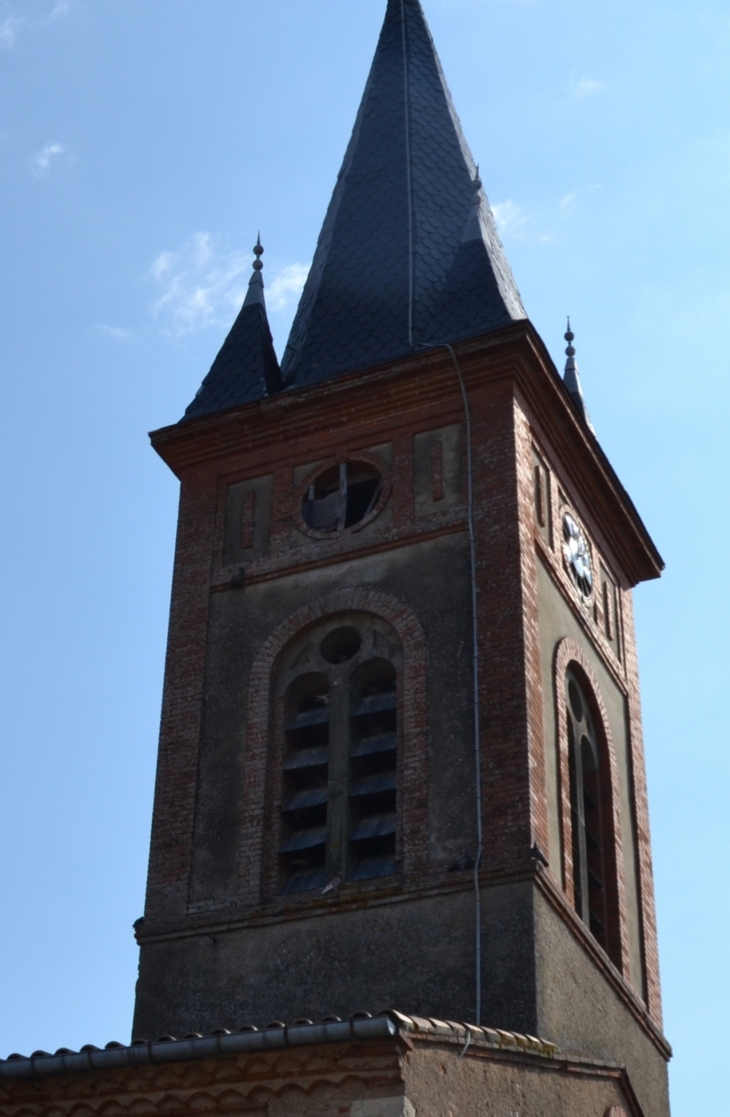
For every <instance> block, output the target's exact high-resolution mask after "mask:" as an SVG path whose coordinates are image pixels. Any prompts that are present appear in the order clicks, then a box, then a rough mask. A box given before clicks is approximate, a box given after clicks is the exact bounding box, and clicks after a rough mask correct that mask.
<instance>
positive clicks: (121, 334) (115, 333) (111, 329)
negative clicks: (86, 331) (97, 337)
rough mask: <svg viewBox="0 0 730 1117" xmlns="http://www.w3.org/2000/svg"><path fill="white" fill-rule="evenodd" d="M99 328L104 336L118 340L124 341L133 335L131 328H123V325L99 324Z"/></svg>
mask: <svg viewBox="0 0 730 1117" xmlns="http://www.w3.org/2000/svg"><path fill="white" fill-rule="evenodd" d="M97 329H98V330H99V333H100V334H103V335H104V337H113V338H114V339H115V340H116V341H124V340H125V338H128V337H131V336H132V331H131V330H123V329H122V328H121V326H98V327H97Z"/></svg>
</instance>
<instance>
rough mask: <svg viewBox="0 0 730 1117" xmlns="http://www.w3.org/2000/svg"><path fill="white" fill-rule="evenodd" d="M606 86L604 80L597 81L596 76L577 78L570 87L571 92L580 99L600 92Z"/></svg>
mask: <svg viewBox="0 0 730 1117" xmlns="http://www.w3.org/2000/svg"><path fill="white" fill-rule="evenodd" d="M603 88H604V86H603V82H602V81H596V80H595V78H587V77H582V78H576V79H575V81H574V82H573V84H572V85H571V87H570V92H571V93H572V94H573V96H574V97H577V98H578V100H579V101H581V100H583V99H584V98H585V97H590V96H591V95H592V94H593V93H600V91H601V90H602V89H603Z"/></svg>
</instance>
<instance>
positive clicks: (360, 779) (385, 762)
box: [348, 659, 398, 880]
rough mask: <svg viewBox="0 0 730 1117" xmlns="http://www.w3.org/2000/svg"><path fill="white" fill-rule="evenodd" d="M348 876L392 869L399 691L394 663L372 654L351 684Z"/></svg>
mask: <svg viewBox="0 0 730 1117" xmlns="http://www.w3.org/2000/svg"><path fill="white" fill-rule="evenodd" d="M350 709H351V714H350V734H349V737H350V741H349V752H350V789H349V790H350V826H349V835H348V836H349V846H348V870H349V871H348V876H349V879H350V880H365V879H367V878H369V877H381V876H388V875H390V874H391V873H394V872H395V871H396V866H395V836H396V794H397V780H396V775H397V773H396V761H397V743H398V694H397V676H396V672H395V668H394V666H393V664H392V663H390V662H389V661H388V660H383V659H373V660H370V661H368V662H366V663H364V664H363V665H362V667H361V668H360V669H359V670H358V671H357V672H356V673H355V674H354V676H353V678H352V681H351V687H350Z"/></svg>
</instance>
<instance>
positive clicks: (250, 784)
mask: <svg viewBox="0 0 730 1117" xmlns="http://www.w3.org/2000/svg"><path fill="white" fill-rule="evenodd" d="M352 613H360V614H369V615H372V616H375V617H380V618H381V619H382V620H384V621H386V622H387V623H388V624H389V625H390V626H392V628H393V629H394V631H395V633H396V634H397V636H398V639H399V641H400V644H401V647H402V649H403V669H402V685H401V686H400V687H399V724H400V725H401V726H402V731H401V748H402V753H401V776H400V779H401V794H400V798H399V815H400V827H399V829H400V833H401V835H402V838H401V841H402V876H403V878H404V880H407V879H408V878H409V877H411V876H413V875H416V874H418V873H419V871H421V870H422V869H423V868H424V867H425V865H426V863H427V859H428V712H427V667H428V657H427V642H426V636H425V633H424V631H423V628H422V626H421V623H420V621H419V620H418V618H417V616H416V614H415V613H414V612H413V610H412V609H411V608H410V607H409V606H407V605H405V604H404V603H403V602H402V601H399V600H398V599H397V598H395V597H393V596H392V595H391V594H386V593H382V592H381V591H380V590H376V589H372V588H368V587H353V588H345V589H339V590H334V591H333V592H331V593H328V594H326V595H324V596H322V597H320V598H317V599H315V600H314V601H311V602H310V603H308V604H307V605H305V606H303V607H302V608H301V609H297V610H296V611H295V612H294V613H292V614H290V616H288V617H287V618H286V619H285V620H284V621H282V622H281V623H280V624H279V625H277V626H276V628H275V629H274V630H273V631H272V632H271V634H270V635H269V637H268V638H267V639H266V640H265V641H264V643H263V644H262V646H261V648H260V650H259V652H258V655H257V656H256V658H255V660H254V662H253V665H252V667H251V672H250V675H249V680H248V695H249V697H248V714H247V732H246V757H245V770H244V779H245V789H244V815H243V817H244V824H243V828H242V834H241V845H240V862H239V863H240V874H239V879H240V886H239V896H240V900H241V902H242V903H243V904H244V905H246V906H251V907H257V906H259V905H260V903H261V902H262V899H263V895H262V884H263V879H264V862H265V847H266V844H267V841H268V836H269V835H268V825H267V782H268V780H267V777H268V775H269V773H268V765H269V752H270V749H269V742H270V739H271V733H272V685H274V680H275V673H276V667H277V663H278V662H279V659H280V657H281V655H282V652H284V651H285V649H286V648H287V647H288V646H289V645H290V644H291V643H292V641H293V640H294V639H295V638H296V637H298V636H300V635H301V634H302V633H304V632H306V630H307V629H309V628H314V627H316V626H319V625H321V624H322V622H324V621H326V619H327V618H328V617H331V616H333V615H336V614H352Z"/></svg>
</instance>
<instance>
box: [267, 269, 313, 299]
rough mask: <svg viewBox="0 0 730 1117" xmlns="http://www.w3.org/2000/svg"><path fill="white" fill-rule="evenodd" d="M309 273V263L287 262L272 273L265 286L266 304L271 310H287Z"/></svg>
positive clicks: (300, 291) (297, 296) (298, 294)
mask: <svg viewBox="0 0 730 1117" xmlns="http://www.w3.org/2000/svg"><path fill="white" fill-rule="evenodd" d="M308 275H309V264H288V265H287V266H286V267H285V268H282V269H281V271H279V272H275V273H274V278H273V279H272V280H271V282H270V283H269V284H268V286H267V290H266V304H267V306H268V307H269V309H271V310H273V311H282V310H288V309H289V308H290V307H291V306H292V304H293V303H295V302H296V301H297V300H298V299H299V296H300V295H301V293H302V290H303V288H304V284H305V283H306V281H307V276H308Z"/></svg>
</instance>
